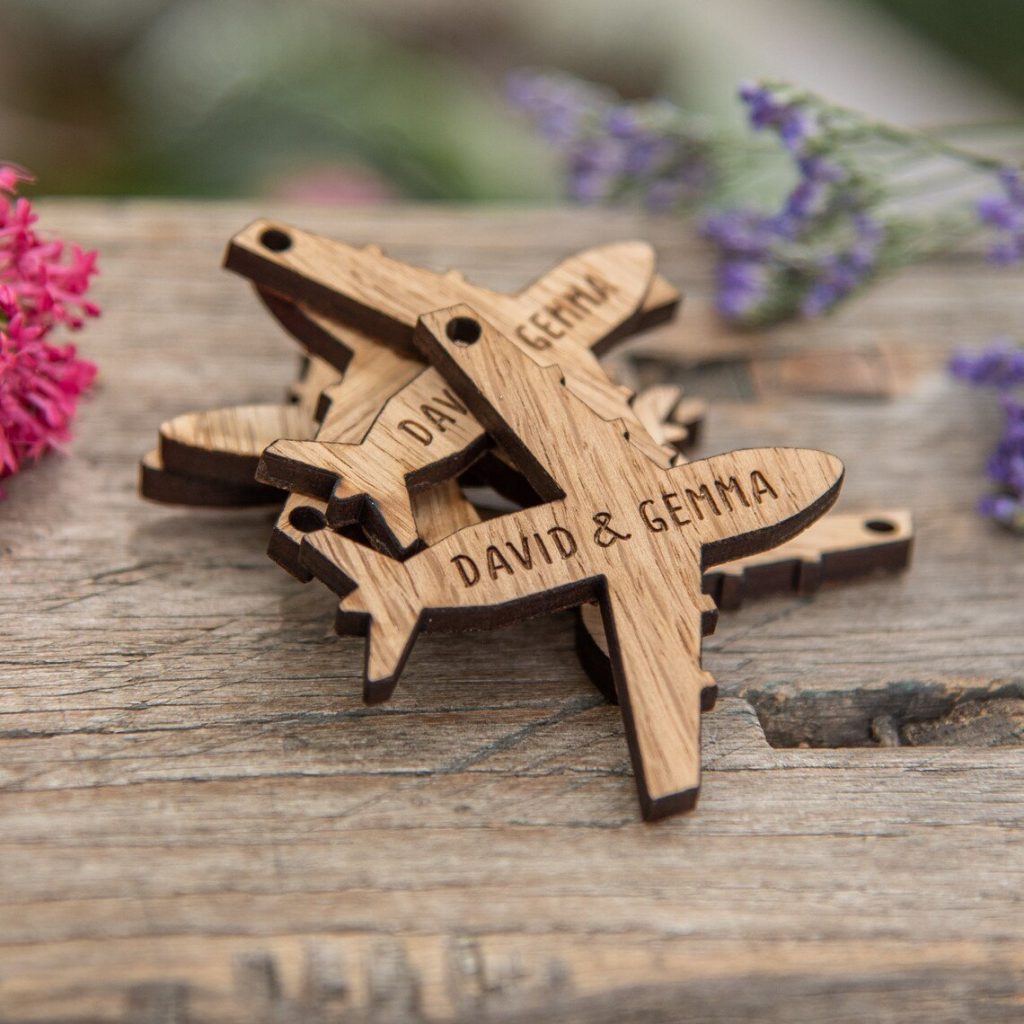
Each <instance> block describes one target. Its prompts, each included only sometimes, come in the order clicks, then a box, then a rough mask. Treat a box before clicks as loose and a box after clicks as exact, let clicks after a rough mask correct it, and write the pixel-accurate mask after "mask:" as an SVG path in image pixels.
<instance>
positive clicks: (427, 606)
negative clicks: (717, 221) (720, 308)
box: [141, 221, 911, 819]
mask: <svg viewBox="0 0 1024 1024" xmlns="http://www.w3.org/2000/svg"><path fill="white" fill-rule="evenodd" d="M225 263H226V266H227V267H228V268H229V269H231V270H233V271H235V272H236V273H238V274H240V275H242V276H243V277H245V278H247V279H249V280H250V281H251V282H252V283H253V284H254V285H255V287H256V291H257V293H258V295H259V297H260V299H261V300H262V302H263V303H264V305H265V306H266V308H267V309H268V310H269V311H270V313H271V314H272V315H273V316H274V317H275V318H276V319H277V320H278V322H279V323H280V324H281V325H282V326H283V327H284V328H285V330H286V331H287V333H288V334H290V335H291V336H292V337H293V338H294V339H295V340H296V341H297V342H298V343H299V345H300V346H301V347H302V348H303V349H304V350H305V357H304V364H303V369H302V371H301V374H300V376H299V378H298V380H296V381H295V382H294V383H293V384H292V385H291V389H290V392H289V395H288V400H287V402H283V403H281V404H268V405H250V406H237V407H233V408H223V409H216V410H210V411H202V412H192V413H186V414H184V415H181V416H178V417H176V418H175V419H172V420H170V421H168V422H166V423H164V424H163V425H162V426H161V428H160V436H159V447H158V448H157V449H156V450H155V451H153V452H151V453H149V454H148V455H147V456H145V458H144V459H143V460H142V469H141V490H142V493H143V494H144V495H145V496H146V497H149V498H152V499H155V500H157V501H164V502H171V503H175V504H188V505H196V506H220V507H238V506H245V505H255V504H261V503H268V502H279V503H280V502H283V507H282V508H281V511H280V514H279V515H278V517H277V522H276V525H275V526H274V529H273V532H272V536H271V538H270V543H269V553H270V555H271V557H272V558H274V560H275V561H277V562H278V563H279V564H280V565H281V566H283V567H284V568H285V569H287V570H288V572H290V573H292V574H293V575H294V576H296V577H298V578H299V579H301V580H309V579H311V578H313V577H314V576H315V577H317V578H318V579H320V580H321V581H323V582H324V583H326V584H327V585H328V586H329V587H331V588H332V589H333V590H334V591H335V592H336V593H337V594H338V595H339V596H340V597H341V603H340V606H339V611H338V618H337V628H338V631H339V632H341V633H357V634H365V635H366V636H367V645H366V663H365V688H364V696H365V699H366V700H367V701H370V702H376V701H382V700H386V699H387V698H388V697H389V696H390V695H391V692H392V690H393V688H394V685H395V682H396V680H397V678H398V675H399V673H400V672H401V669H402V665H403V663H404V661H405V659H406V657H407V655H408V653H409V650H410V648H411V646H412V643H413V640H414V638H415V636H416V634H417V633H418V632H419V631H420V630H425V629H439V630H469V629H490V628H494V627H497V626H500V625H503V624H506V623H510V622H513V621H516V620H519V619H523V618H525V617H528V616H530V615H536V614H539V613H544V612H549V611H555V610H559V609H565V608H578V609H579V617H578V628H577V636H578V650H579V653H580V658H581V661H582V664H583V666H584V668H585V670H586V672H587V674H588V675H589V676H590V678H591V679H592V680H593V682H594V683H595V684H596V685H597V686H598V687H599V688H600V689H601V690H602V692H604V693H605V694H606V696H607V697H608V699H609V700H611V701H614V702H618V703H619V704H620V706H621V709H622V714H623V720H624V724H625V732H626V737H627V741H628V745H629V751H630V756H631V760H632V763H633V768H634V775H635V780H636V787H637V791H638V795H639V800H640V807H641V811H642V813H643V815H644V817H645V818H648V819H651V818H658V817H661V816H663V815H666V814H670V813H674V812H678V811H685V810H689V809H690V808H692V807H693V806H694V805H695V803H696V798H697V794H698V790H699V784H700V712H701V711H706V710H707V709H709V708H710V707H711V706H712V705H713V703H714V699H715V693H716V687H715V683H714V680H713V679H712V677H711V676H710V674H709V673H707V672H705V671H704V670H703V669H702V668H701V661H700V649H701V637H702V636H703V635H706V634H707V633H709V632H710V631H711V630H712V629H713V628H714V624H715V618H716V614H717V609H718V608H735V607H737V606H738V605H739V604H740V602H741V601H742V600H743V599H744V598H745V597H749V596H754V595H760V594H765V593H778V592H781V591H786V590H792V591H796V592H800V593H807V592H809V591H813V590H815V589H816V588H817V587H818V586H820V585H821V583H822V582H824V581H826V580H830V581H835V580H844V579H848V578H850V577H854V576H858V575H863V574H866V573H869V572H874V571H876V570H879V569H887V570H892V569H899V568H902V567H904V566H905V565H906V564H907V561H908V558H909V552H910V540H911V523H910V517H909V515H908V514H907V513H905V512H903V511H899V510H884V511H880V510H869V511H866V512H861V513H860V514H835V513H833V514H829V515H825V513H826V512H827V511H828V509H829V508H830V506H831V505H832V503H833V501H834V500H835V498H836V496H837V494H838V492H839V488H840V485H841V482H842V476H843V468H842V464H841V463H840V462H839V460H838V459H837V458H835V457H834V456H832V455H828V454H826V453H823V452H818V451H814V450H810V449H791V448H758V449H747V450H743V451H734V452H729V453H727V454H724V455H717V456H714V457H712V458H708V459H702V460H699V461H688V460H687V457H686V452H687V450H688V449H689V448H690V446H691V445H692V443H693V441H694V439H695V435H696V433H697V430H698V428H699V426H700V421H701V419H702V416H703V411H704V410H703V405H702V403H700V402H699V401H697V400H693V399H687V400H684V399H682V398H681V396H680V393H679V391H678V390H677V389H675V388H672V387H667V386H658V387H655V388H652V389H649V390H646V391H641V392H639V393H637V394H634V393H632V392H631V391H629V390H628V389H627V388H624V387H622V386H620V385H619V384H617V383H616V382H615V381H614V380H612V379H611V378H610V377H609V375H608V374H607V372H606V371H605V369H604V368H603V367H602V365H601V363H600V361H599V357H600V356H601V355H603V354H604V353H606V352H608V351H609V350H610V349H611V348H612V347H613V346H615V345H616V344H617V343H618V342H620V341H622V340H623V339H625V338H628V337H631V336H633V335H635V334H637V333H639V332H641V331H643V330H645V329H648V328H650V327H653V326H655V325H658V324H662V323H664V322H666V321H668V320H669V319H671V318H672V317H673V316H674V315H675V313H676V311H677V308H678V306H679V301H680V295H679V293H678V292H677V290H676V289H675V288H674V287H673V286H672V285H671V284H669V283H668V282H667V281H666V280H665V279H664V278H662V277H661V276H659V274H658V273H657V271H656V268H655V257H654V253H653V250H652V249H651V247H650V246H649V245H647V244H646V243H644V242H638V241H627V242H618V243H613V244H609V245H603V246H599V247H596V248H593V249H588V250H586V251H584V252H581V253H578V254H576V255H574V256H571V257H569V258H568V259H566V260H565V261H564V262H563V263H561V264H559V265H558V266H557V267H555V268H553V269H551V270H549V271H548V272H547V273H545V274H544V275H543V276H542V277H540V278H539V279H537V280H536V281H534V282H533V283H532V284H530V285H528V286H527V287H525V288H524V289H523V290H522V291H519V292H517V293H515V294H503V293H501V292H496V291H492V290H489V289H487V288H483V287H480V286H478V285H474V284H472V283H470V282H469V281H468V280H467V279H466V278H464V277H463V276H462V275H461V274H459V273H457V272H454V271H449V272H447V273H443V274H437V273H434V272H431V271H427V270H423V269H421V268H418V267H414V266H410V265H407V264H404V263H401V262H399V261H396V260H393V259H390V258H389V257H387V256H385V255H384V254H383V253H382V252H381V251H380V250H379V249H377V248H374V247H367V248H355V247H352V246H349V245H346V244H344V243H341V242H337V241H334V240H331V239H328V238H325V237H322V236H319V235H316V234H313V233H311V232H307V231H302V230H298V229H296V228H293V227H290V226H286V225H281V224H276V223H271V222H268V221H258V222H256V223H254V224H252V225H250V226H249V227H248V228H246V229H245V230H244V231H242V232H241V233H240V234H238V235H237V236H236V237H235V238H234V239H233V240H232V241H231V243H230V245H229V247H228V250H227V255H226V260H225ZM470 497H473V498H474V499H475V501H474V500H470ZM502 503H504V504H502Z"/></svg>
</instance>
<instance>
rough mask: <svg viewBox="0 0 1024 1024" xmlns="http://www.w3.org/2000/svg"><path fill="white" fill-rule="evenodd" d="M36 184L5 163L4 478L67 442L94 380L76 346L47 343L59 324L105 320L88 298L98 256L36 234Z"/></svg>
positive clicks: (1, 238)
mask: <svg viewBox="0 0 1024 1024" xmlns="http://www.w3.org/2000/svg"><path fill="white" fill-rule="evenodd" d="M30 180H31V178H30V177H29V175H27V174H25V173H24V172H22V171H20V170H18V169H16V168H14V167H10V166H6V165H0V479H3V478H4V477H7V476H10V475H11V474H13V473H16V472H17V471H18V469H19V468H20V467H21V466H22V465H24V464H25V463H26V462H31V461H33V460H35V459H38V458H39V457H40V456H41V455H43V454H44V453H45V452H47V451H49V450H50V449H51V448H55V447H59V446H60V444H61V443H62V442H64V441H66V440H67V439H68V437H69V436H70V433H69V428H70V425H71V420H72V419H73V418H74V415H75V406H76V405H77V403H78V397H79V395H81V394H82V392H83V391H85V390H86V389H87V388H88V387H89V385H90V384H92V382H93V379H94V377H95V376H96V367H95V366H94V365H93V364H92V363H88V362H85V361H84V360H82V359H79V358H78V357H77V354H76V351H75V346H74V345H63V346H60V345H53V344H51V343H50V342H49V341H48V340H47V338H48V336H49V334H50V332H51V331H52V330H53V329H54V328H55V327H57V326H58V325H60V324H63V325H65V326H67V327H70V328H72V329H77V328H79V327H81V326H82V324H83V322H84V320H85V318H86V317H90V316H98V315H99V312H100V311H99V307H98V306H96V305H95V304H94V303H92V302H89V301H88V300H86V298H85V293H86V292H87V291H88V289H89V282H90V279H91V278H92V276H93V275H94V274H95V273H96V253H95V252H83V251H82V249H81V248H80V247H79V246H77V245H72V246H66V245H65V244H64V243H63V242H61V241H58V240H51V239H43V238H40V237H39V235H37V234H36V232H35V227H34V226H35V223H36V220H37V219H38V218H37V216H36V214H35V212H34V211H33V209H32V204H31V203H30V202H29V201H28V200H27V199H25V198H23V197H19V196H18V195H17V190H18V185H19V183H20V182H23V181H30ZM0 497H3V492H2V491H0Z"/></svg>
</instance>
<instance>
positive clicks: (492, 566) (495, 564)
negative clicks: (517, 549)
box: [487, 544, 512, 580]
mask: <svg viewBox="0 0 1024 1024" xmlns="http://www.w3.org/2000/svg"><path fill="white" fill-rule="evenodd" d="M499 570H500V571H501V572H507V573H508V574H509V576H511V575H512V566H511V565H509V564H508V559H507V558H505V556H504V555H503V554H502V553H501V552H500V551H499V550H498V549H497V548H496V547H495V546H494V545H493V544H488V545H487V574H488V575H489V576H490V577H491V579H492V580H496V579H497V578H498V572H499Z"/></svg>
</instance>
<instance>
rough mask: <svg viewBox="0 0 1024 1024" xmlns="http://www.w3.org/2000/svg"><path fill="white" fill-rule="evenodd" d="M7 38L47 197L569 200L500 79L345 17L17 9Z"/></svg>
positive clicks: (12, 134)
mask: <svg viewBox="0 0 1024 1024" xmlns="http://www.w3.org/2000/svg"><path fill="white" fill-rule="evenodd" d="M83 7H86V8H89V16H88V17H86V16H85V13H86V12H85V11H84V10H83ZM98 10H99V11H101V12H102V11H105V12H106V18H103V17H97V11H98ZM0 38H3V39H4V40H5V42H4V44H3V45H4V49H5V51H7V52H9V54H10V55H11V58H12V59H11V60H10V61H7V62H6V65H5V66H4V67H2V68H0V87H2V88H0V117H2V116H3V112H4V111H5V112H6V115H7V119H8V120H10V121H12V123H13V127H14V130H13V131H8V132H5V133H4V134H5V135H6V136H7V139H6V143H5V152H4V153H3V156H4V158H6V159H10V160H16V161H18V162H21V163H23V164H25V165H27V166H29V167H30V168H31V169H32V170H34V171H35V172H36V173H37V175H38V176H39V179H40V185H41V189H42V190H43V191H47V192H78V193H93V194H120V193H127V194H161V195H176V194H180V195H200V196H226V195H238V194H252V193H260V192H268V191H270V192H273V191H275V189H276V188H278V187H287V182H288V179H289V177H290V176H293V175H300V176H301V175H302V174H303V173H304V172H306V171H307V170H308V169H309V168H310V167H320V168H327V169H328V171H330V169H332V168H333V170H334V174H335V177H336V178H337V179H338V183H339V188H341V189H343V188H344V183H345V178H346V175H347V174H348V173H349V169H352V168H354V169H355V170H356V171H358V174H356V175H355V177H356V178H357V179H358V180H357V182H356V188H360V187H363V188H364V190H365V187H364V186H365V184H366V180H367V179H369V180H370V181H371V183H372V182H373V181H375V180H376V181H378V182H379V190H382V191H384V192H385V193H393V194H399V195H403V196H409V197H414V198H418V199H427V200H431V199H435V200H443V199H462V200H481V199H491V200H495V199H496V200H508V199H518V198H526V197H529V198H534V199H536V198H538V197H541V198H543V197H550V198H554V197H555V196H556V194H557V193H558V189H559V185H558V182H559V176H558V175H557V174H556V173H555V169H554V167H553V163H552V161H553V157H552V155H551V154H550V153H549V152H548V150H547V148H546V147H545V146H543V144H542V143H541V142H540V141H539V140H538V139H537V138H536V137H535V135H534V133H533V132H532V131H531V130H530V129H529V128H528V126H526V125H525V124H522V123H520V122H518V121H517V120H516V119H515V118H513V117H512V116H511V115H510V112H509V109H508V107H507V105H506V104H505V102H504V99H503V97H502V95H501V93H500V89H499V85H498V83H497V82H496V80H495V79H493V78H488V77H487V76H486V75H484V74H483V73H481V72H480V71H479V70H477V69H476V68H474V67H473V66H472V65H471V64H469V63H468V62H466V61H460V60H458V59H455V58H453V56H452V55H451V54H450V53H444V52H439V51H434V52H432V51H431V50H429V49H427V48H423V47H411V46H406V45H402V44H401V43H399V42H396V41H393V40H391V39H388V38H386V37H385V36H383V35H382V34H381V33H379V32H376V31H374V30H372V29H371V28H370V27H367V26H366V25H363V24H360V23H359V22H358V21H357V20H355V19H353V18H352V17H350V16H347V15H346V14H345V13H344V11H343V10H339V9H338V8H336V7H332V6H330V5H324V4H291V3H289V4H280V3H266V2H253V0H216V2H208V0H164V2H156V0H91V2H90V3H88V4H84V5H82V6H79V5H77V4H68V3H67V2H66V0H5V2H4V5H3V10H2V11H0ZM12 145H13V149H12V148H11V147H12ZM292 192H294V189H293V190H292Z"/></svg>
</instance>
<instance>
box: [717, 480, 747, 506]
mask: <svg viewBox="0 0 1024 1024" xmlns="http://www.w3.org/2000/svg"><path fill="white" fill-rule="evenodd" d="M715 490H716V491H718V497H719V498H720V499H721V501H722V504H723V505H725V507H726V508H727V509H728V510H729V511H730V512H732V511H733V504H732V501H731V500H730V498H729V492H730V491H731V492H732V493H733V494H735V495H736V497H737V498H738V499H739V500H740V503H741V504H742V505H744V506H745V507H746V508H750V502H749V501H747V496H746V495H745V494H744V493H743V488H742V487H740V482H739V480H737V479H736V477H734V476H731V477H729V480H728V482H727V483H722V481H721V480H716V481H715Z"/></svg>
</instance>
